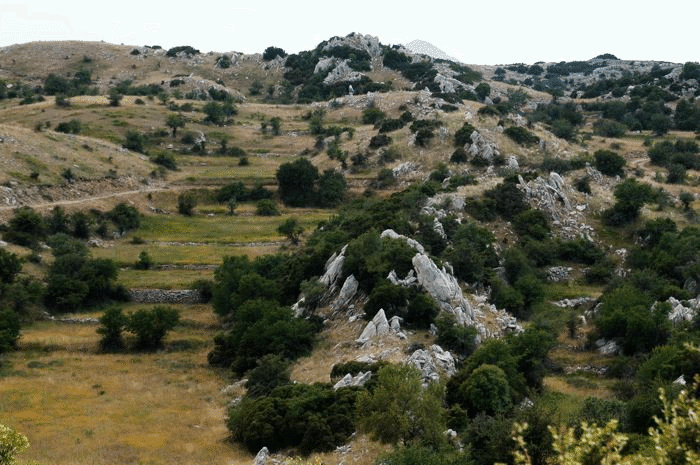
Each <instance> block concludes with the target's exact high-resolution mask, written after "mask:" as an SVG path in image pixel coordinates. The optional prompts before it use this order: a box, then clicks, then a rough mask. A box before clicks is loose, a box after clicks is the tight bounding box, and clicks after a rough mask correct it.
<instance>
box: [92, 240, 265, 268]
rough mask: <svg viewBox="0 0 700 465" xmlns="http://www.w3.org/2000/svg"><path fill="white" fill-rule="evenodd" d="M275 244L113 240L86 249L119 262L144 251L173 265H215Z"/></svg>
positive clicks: (129, 260)
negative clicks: (114, 241)
mask: <svg viewBox="0 0 700 465" xmlns="http://www.w3.org/2000/svg"><path fill="white" fill-rule="evenodd" d="M278 248H279V246H278V245H277V244H271V245H255V246H251V245H247V244H233V245H227V244H196V245H194V244H193V245H188V244H181V245H169V244H164V243H160V242H158V243H146V244H131V243H128V242H122V243H117V244H115V245H114V246H111V247H104V248H94V249H90V250H91V252H92V256H93V257H95V258H109V259H110V260H114V261H115V262H116V263H117V264H119V265H121V266H129V265H133V264H134V263H136V262H137V261H138V259H139V254H140V253H141V252H144V251H145V252H146V253H147V254H148V255H149V256H150V257H151V258H152V259H153V262H154V263H155V264H156V265H158V264H174V265H218V264H220V263H221V262H222V259H223V257H224V256H227V255H246V256H248V257H250V258H255V257H258V256H260V255H267V254H271V253H274V252H276V251H277V249H278Z"/></svg>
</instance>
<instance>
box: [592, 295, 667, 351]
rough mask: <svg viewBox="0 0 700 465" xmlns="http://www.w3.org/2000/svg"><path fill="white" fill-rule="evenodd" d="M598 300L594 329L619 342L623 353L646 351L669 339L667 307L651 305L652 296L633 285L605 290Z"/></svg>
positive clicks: (603, 335)
mask: <svg viewBox="0 0 700 465" xmlns="http://www.w3.org/2000/svg"><path fill="white" fill-rule="evenodd" d="M601 303H602V305H601V309H600V313H599V316H598V318H597V319H596V328H597V329H598V331H599V333H600V335H601V336H602V337H604V338H607V339H616V340H617V341H619V342H620V344H621V347H622V350H623V351H624V353H625V354H628V355H633V354H636V353H638V352H649V351H650V350H652V349H653V348H654V347H655V346H658V345H660V344H663V343H664V342H665V341H666V339H667V338H668V335H669V332H670V323H669V321H668V308H667V307H666V306H662V305H657V306H655V307H653V308H652V305H651V304H652V301H651V299H650V298H649V297H648V296H646V295H644V294H643V293H640V292H639V291H638V290H637V289H635V288H633V287H632V286H629V285H623V286H621V287H618V288H616V289H613V290H612V291H610V292H607V293H606V294H605V295H604V296H603V298H602V302H601Z"/></svg>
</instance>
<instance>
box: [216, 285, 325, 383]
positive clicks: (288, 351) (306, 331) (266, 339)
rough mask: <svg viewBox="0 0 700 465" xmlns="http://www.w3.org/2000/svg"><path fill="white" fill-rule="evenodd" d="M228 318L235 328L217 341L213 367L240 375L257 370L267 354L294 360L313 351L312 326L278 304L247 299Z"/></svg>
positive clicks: (222, 334)
mask: <svg viewBox="0 0 700 465" xmlns="http://www.w3.org/2000/svg"><path fill="white" fill-rule="evenodd" d="M261 291H262V290H261ZM228 317H229V318H230V319H231V320H232V321H233V322H234V325H233V327H232V328H231V329H230V330H229V331H228V332H226V333H221V334H218V335H217V336H216V337H215V338H214V349H213V350H212V351H211V352H210V353H209V357H208V358H209V363H211V364H212V365H216V366H222V367H228V368H230V369H231V370H232V371H233V372H235V373H237V374H239V375H241V374H243V373H245V372H246V371H247V370H249V369H251V368H254V367H255V366H256V361H257V360H258V359H259V358H260V357H262V356H264V355H267V354H279V355H281V356H282V357H284V358H287V359H295V358H297V357H299V356H301V355H304V354H306V353H308V352H309V351H310V350H311V346H312V343H313V340H314V328H313V326H312V324H311V323H310V322H309V321H308V320H304V319H299V318H294V316H293V314H292V311H291V309H289V308H288V307H282V306H280V305H279V304H278V303H277V302H275V301H271V300H263V299H253V300H246V301H245V302H244V303H242V304H241V305H240V306H238V307H236V308H235V309H233V311H231V312H230V313H229V314H228Z"/></svg>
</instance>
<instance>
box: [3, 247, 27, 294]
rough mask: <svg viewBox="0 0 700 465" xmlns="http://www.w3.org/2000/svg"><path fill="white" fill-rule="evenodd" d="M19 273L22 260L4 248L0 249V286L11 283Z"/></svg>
mask: <svg viewBox="0 0 700 465" xmlns="http://www.w3.org/2000/svg"><path fill="white" fill-rule="evenodd" d="M20 271H22V260H21V259H20V258H19V257H18V256H17V255H16V254H14V253H12V252H8V251H7V250H5V249H4V248H3V249H0V285H1V284H10V283H12V282H13V281H14V280H15V277H16V276H17V273H19V272H20ZM0 289H1V287H0Z"/></svg>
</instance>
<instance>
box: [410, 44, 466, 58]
mask: <svg viewBox="0 0 700 465" xmlns="http://www.w3.org/2000/svg"><path fill="white" fill-rule="evenodd" d="M405 47H406V48H407V49H409V50H410V51H411V52H413V53H417V54H421V55H428V56H429V57H431V58H437V59H440V60H450V61H456V62H459V60H457V59H456V58H454V57H451V56H449V55H448V54H447V53H445V52H443V51H442V50H440V49H439V48H437V47H436V46H434V45H433V44H431V43H430V42H426V41H424V40H414V41H411V42H409V43H407V44H406V45H405Z"/></svg>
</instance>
